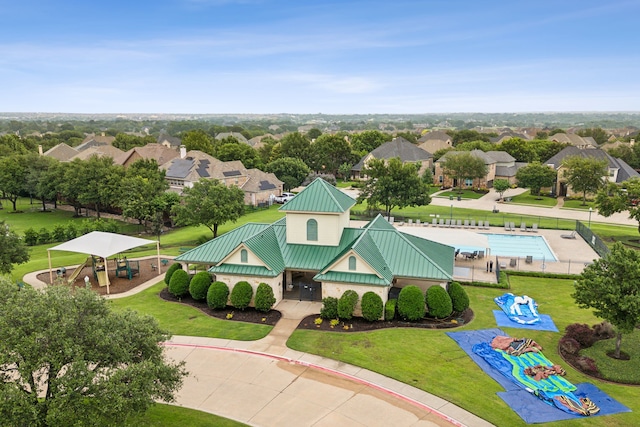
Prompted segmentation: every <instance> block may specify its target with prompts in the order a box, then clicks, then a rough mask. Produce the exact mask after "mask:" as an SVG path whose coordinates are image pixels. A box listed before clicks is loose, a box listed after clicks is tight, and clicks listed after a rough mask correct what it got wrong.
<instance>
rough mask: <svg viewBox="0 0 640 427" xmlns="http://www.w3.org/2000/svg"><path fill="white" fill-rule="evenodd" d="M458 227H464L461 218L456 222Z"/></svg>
mask: <svg viewBox="0 0 640 427" xmlns="http://www.w3.org/2000/svg"><path fill="white" fill-rule="evenodd" d="M456 228H462V220H461V219H459V220H458V222H457V223H456Z"/></svg>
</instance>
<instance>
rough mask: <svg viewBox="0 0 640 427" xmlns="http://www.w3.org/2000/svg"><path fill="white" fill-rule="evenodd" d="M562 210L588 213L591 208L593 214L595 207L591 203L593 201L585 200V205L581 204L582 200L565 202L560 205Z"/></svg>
mask: <svg viewBox="0 0 640 427" xmlns="http://www.w3.org/2000/svg"><path fill="white" fill-rule="evenodd" d="M562 208H563V209H564V208H566V209H580V210H585V211H588V210H589V208H592V209H593V210H594V212H595V210H596V206H595V204H594V203H593V201H591V200H587V203H586V204H585V205H583V204H582V200H573V199H571V200H565V201H564V204H563V205H562Z"/></svg>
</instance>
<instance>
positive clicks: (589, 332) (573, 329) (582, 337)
mask: <svg viewBox="0 0 640 427" xmlns="http://www.w3.org/2000/svg"><path fill="white" fill-rule="evenodd" d="M564 336H565V337H568V338H573V339H574V340H576V341H578V342H579V343H580V346H581V347H582V348H588V347H591V346H592V345H593V343H594V342H596V341H597V340H596V335H595V332H594V331H593V329H591V327H590V326H589V325H586V324H584V323H572V324H571V325H569V326H567V328H566V329H565V330H564Z"/></svg>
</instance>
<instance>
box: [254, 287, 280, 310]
mask: <svg viewBox="0 0 640 427" xmlns="http://www.w3.org/2000/svg"><path fill="white" fill-rule="evenodd" d="M275 303H276V297H275V296H274V295H273V289H271V286H269V285H267V284H266V283H260V284H259V285H258V289H256V300H255V306H256V310H258V311H263V312H265V313H266V312H267V311H269V310H271V307H273V304H275Z"/></svg>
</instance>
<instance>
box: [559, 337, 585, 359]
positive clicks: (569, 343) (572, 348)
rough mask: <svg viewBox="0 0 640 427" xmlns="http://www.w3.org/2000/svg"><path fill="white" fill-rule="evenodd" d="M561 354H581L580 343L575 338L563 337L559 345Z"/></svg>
mask: <svg viewBox="0 0 640 427" xmlns="http://www.w3.org/2000/svg"><path fill="white" fill-rule="evenodd" d="M558 346H559V347H560V352H561V353H563V354H573V355H577V354H578V353H579V352H580V343H579V342H578V341H576V340H574V339H573V338H569V337H562V339H561V340H560V342H559V343H558Z"/></svg>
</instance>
